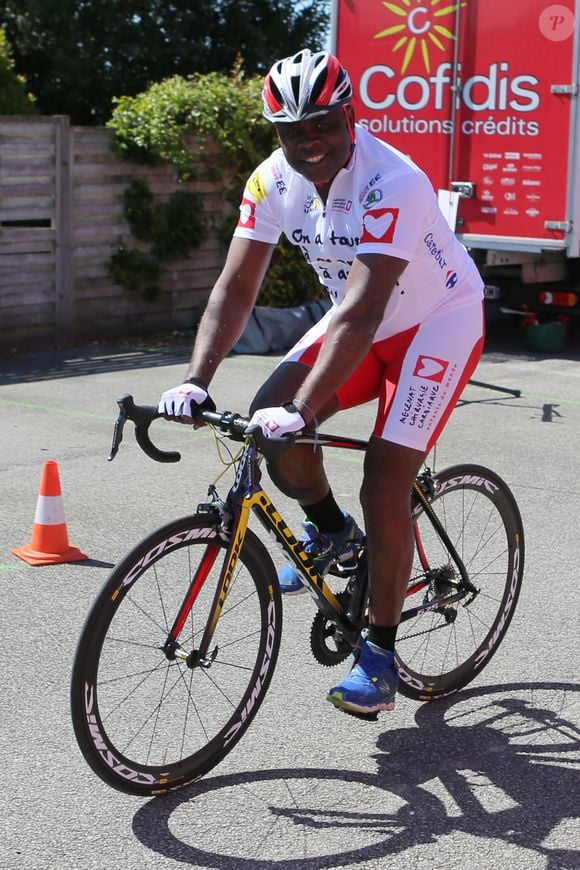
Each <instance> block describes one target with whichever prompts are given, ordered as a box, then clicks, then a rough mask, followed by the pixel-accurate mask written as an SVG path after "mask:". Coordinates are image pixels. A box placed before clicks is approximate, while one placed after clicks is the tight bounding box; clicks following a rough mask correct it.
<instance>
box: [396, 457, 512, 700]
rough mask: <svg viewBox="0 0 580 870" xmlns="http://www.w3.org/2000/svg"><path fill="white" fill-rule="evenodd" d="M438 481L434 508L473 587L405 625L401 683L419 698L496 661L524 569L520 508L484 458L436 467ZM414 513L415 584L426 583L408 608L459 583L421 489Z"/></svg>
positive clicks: (400, 643)
mask: <svg viewBox="0 0 580 870" xmlns="http://www.w3.org/2000/svg"><path fill="white" fill-rule="evenodd" d="M433 483H434V489H433V493H432V498H430V501H431V504H432V506H433V510H434V512H435V514H436V515H437V517H438V518H439V520H440V522H441V524H442V525H443V527H444V528H445V530H446V532H447V534H448V536H449V539H450V541H451V543H452V545H453V546H454V548H455V550H456V551H457V553H458V555H459V557H460V559H461V560H462V562H463V564H464V566H465V568H466V570H467V574H468V577H469V580H470V581H471V583H472V584H473V586H474V587H475V592H474V593H468V594H467V595H466V596H465V597H464V598H463V600H461V601H458V602H455V603H453V604H450V605H446V606H443V607H436V606H434V608H433V609H431V610H427V611H423V612H422V613H421V614H420V615H419V616H417V617H414V618H412V619H409V620H408V621H405V622H402V623H401V625H400V626H399V632H398V635H397V659H398V664H399V674H400V677H401V680H400V691H401V692H402V693H403V694H404V695H407V696H408V697H411V698H414V699H415V700H421V701H426V700H432V699H434V698H437V697H440V696H442V695H447V694H449V693H451V692H455V691H457V689H460V688H462V687H463V686H465V685H466V684H467V683H469V682H470V681H471V680H472V679H473V678H474V677H475V676H476V675H477V674H478V673H479V672H480V671H481V670H482V669H483V668H484V667H485V665H486V664H487V663H488V662H489V661H490V659H491V657H492V656H493V655H494V653H495V652H496V650H497V648H498V646H499V644H500V643H501V641H502V639H503V637H504V635H505V633H506V631H507V628H508V626H509V623H510V621H511V618H512V616H513V614H514V610H515V607H516V603H517V600H518V596H519V593H520V588H521V584H522V578H523V571H524V531H523V526H522V520H521V517H520V512H519V509H518V506H517V504H516V502H515V499H514V497H513V495H512V493H511V492H510V490H509V488H508V486H507V484H506V483H504V481H503V480H502V479H501V478H500V477H498V475H497V474H495V473H494V472H492V471H490V470H489V469H487V468H483V467H481V466H478V465H457V466H453V467H451V468H447V469H445V470H444V471H441V472H439V473H438V474H436V475H434V476H433ZM413 519H414V522H415V540H416V551H415V563H414V566H413V571H412V575H411V583H410V588H416V587H419V586H420V584H421V581H422V580H423V581H427V585H426V586H423V587H422V588H421V589H420V590H419V591H417V592H416V593H415V594H413V595H410V596H409V597H408V598H407V600H406V606H405V609H408V608H411V607H414V606H417V605H419V604H422V603H424V602H425V601H426V600H427V601H429V600H433V599H436V597H437V596H441V595H445V594H449V593H453V592H454V591H455V590H456V589H457V588H458V586H459V585H460V574H459V571H458V570H457V567H456V566H455V564H454V562H453V559H452V557H451V555H450V553H449V551H448V549H447V547H446V546H445V545H444V543H443V541H442V540H441V538H440V536H439V535H438V534H437V532H436V531H435V529H434V528H433V525H432V524H431V522H430V520H429V518H428V517H427V516H426V512H425V510H424V508H423V506H422V505H421V504H420V502H419V500H418V499H417V498H416V496H414V500H413ZM404 612H405V611H404ZM404 612H403V615H404Z"/></svg>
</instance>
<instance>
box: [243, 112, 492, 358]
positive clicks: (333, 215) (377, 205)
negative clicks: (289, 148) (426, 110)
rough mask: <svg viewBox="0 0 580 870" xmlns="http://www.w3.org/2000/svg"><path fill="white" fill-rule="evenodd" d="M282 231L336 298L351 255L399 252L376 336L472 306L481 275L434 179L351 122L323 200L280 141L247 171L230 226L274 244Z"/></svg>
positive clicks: (341, 293)
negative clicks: (346, 152) (352, 131)
mask: <svg viewBox="0 0 580 870" xmlns="http://www.w3.org/2000/svg"><path fill="white" fill-rule="evenodd" d="M281 233H284V234H285V235H286V236H287V238H288V239H289V241H290V242H291V243H292V244H294V245H298V246H299V247H300V248H301V250H302V253H303V254H304V256H305V258H306V260H307V261H308V262H309V263H310V264H311V265H312V267H313V268H314V269H315V270H316V272H317V274H318V277H319V280H320V282H321V284H323V285H324V287H326V289H327V290H328V293H329V295H330V298H331V300H332V302H333V303H334V304H335V305H339V304H340V302H341V300H342V298H343V296H344V285H345V283H346V279H347V278H348V274H349V270H350V267H351V265H352V261H353V259H354V257H355V256H356V254H362V253H379V254H386V255H389V256H392V257H397V258H399V259H401V260H406V261H407V262H408V266H407V267H406V268H405V271H404V272H403V274H402V276H401V278H400V279H399V282H398V285H397V287H396V288H395V290H394V291H393V293H392V294H391V297H390V299H389V301H388V303H387V306H386V309H385V315H384V318H383V321H382V323H381V325H380V327H379V329H378V331H377V334H376V336H375V341H377V340H381V339H384V338H387V337H389V336H391V335H396V334H398V333H400V332H402V331H404V330H406V329H408V328H410V327H412V326H414V325H416V324H418V323H421V322H423V321H424V320H426V319H428V318H430V317H432V316H433V315H435V314H437V313H439V312H440V311H442V310H445V309H448V308H449V307H451V308H456V307H458V306H459V307H460V306H462V305H470V304H473V302H475V301H479V300H481V298H482V294H483V282H482V280H481V277H480V275H479V273H478V271H477V269H476V267H475V265H474V263H473V261H472V259H471V257H470V256H469V254H468V253H467V251H466V250H465V248H464V247H463V245H461V244H460V242H458V241H457V239H456V237H455V235H454V233H453V232H452V231H451V229H450V227H449V226H448V224H447V221H446V220H445V218H444V216H443V214H442V213H441V211H440V209H439V206H438V203H437V198H436V196H435V193H434V191H433V187H432V185H431V183H430V181H429V179H428V178H427V176H426V175H425V173H424V172H423V171H422V170H421V169H419V168H418V167H417V166H416V165H415V164H414V163H413V162H412V160H410V158H408V157H407V156H405V155H404V154H402V153H401V152H400V151H397V150H396V149H395V148H393V147H391V146H390V145H388V144H386V143H385V142H382V141H380V140H379V139H376V138H375V137H374V136H372V135H371V134H370V133H368V132H367V131H366V130H365V129H364V128H362V127H360V126H359V125H356V146H355V148H354V151H353V154H352V156H351V158H350V160H349V162H348V164H347V165H346V167H345V168H343V169H341V170H340V172H339V173H338V174H337V175H336V177H335V178H334V180H333V182H332V185H331V188H330V191H329V194H328V199H327V202H326V204H325V203H323V202H322V201H321V199H320V197H319V196H318V194H317V192H316V189H315V187H314V185H313V184H311V182H309V181H307V180H306V179H305V178H303V177H302V176H301V175H300V174H299V173H297V172H296V171H295V170H293V169H292V168H291V166H290V165H289V164H288V162H287V160H286V159H285V157H284V154H283V152H282V149H281V148H279V149H277V150H276V151H274V152H273V154H272V155H271V156H270V157H268V159H267V160H264V162H263V163H261V164H260V166H259V167H258V168H257V169H256V170H255V172H254V173H253V174H252V176H251V177H250V179H249V181H248V183H247V185H246V188H245V190H244V194H243V198H242V202H241V205H240V218H239V221H238V225H237V228H236V230H235V233H234V234H235V235H236V236H239V237H241V238H246V239H255V240H256V241H260V242H267V243H270V244H276V243H277V242H278V240H279V238H280V234H281Z"/></svg>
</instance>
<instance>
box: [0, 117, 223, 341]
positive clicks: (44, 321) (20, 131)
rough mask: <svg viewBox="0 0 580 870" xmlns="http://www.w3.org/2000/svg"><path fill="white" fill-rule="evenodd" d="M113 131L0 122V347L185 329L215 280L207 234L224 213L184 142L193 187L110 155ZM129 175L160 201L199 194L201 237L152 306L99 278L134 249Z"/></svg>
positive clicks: (216, 250)
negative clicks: (126, 248)
mask: <svg viewBox="0 0 580 870" xmlns="http://www.w3.org/2000/svg"><path fill="white" fill-rule="evenodd" d="M112 143H113V134H112V131H109V130H106V129H104V128H90V127H70V125H69V121H68V118H66V117H60V116H55V117H50V118H44V117H41V118H35V117H33V118H21V117H3V118H1V119H0V348H2V347H18V346H23V345H27V344H29V343H32V342H36V343H38V342H43V343H45V344H54V343H57V344H62V343H67V342H71V341H80V340H86V339H92V338H103V337H107V336H118V335H123V334H131V333H136V332H145V331H147V330H149V329H152V330H153V329H155V330H159V329H174V328H184V327H188V326H193V325H194V324H195V323H196V321H197V319H198V317H199V314H200V312H201V310H202V309H203V307H204V305H205V302H206V300H207V296H208V294H209V291H210V289H211V287H212V286H213V283H214V281H215V278H216V277H217V275H218V273H219V269H220V267H221V262H222V258H223V252H222V250H221V248H220V245H219V243H218V240H217V237H216V233H215V230H214V229H211V228H212V227H215V226H218V225H219V223H220V221H221V219H222V217H223V215H224V204H223V202H222V200H221V197H220V185H219V183H217V182H215V181H210V180H208V172H207V168H206V165H205V162H204V161H205V160H206V159H207V158H206V157H205V156H204V157H203V158H202V157H201V156H200V155H199V153H198V152H197V150H196V144H195V142H192V154H193V156H194V160H197V164H196V168H197V169H198V172H197V180H196V181H194V182H191V183H188V184H185V185H178V184H177V181H176V179H175V177H174V174H173V171H172V169H171V167H169V166H161V167H145V166H136V165H134V164H129V163H126V162H124V161H122V160H120V159H119V158H118V157H117V156H116V155H115V154H114V152H113V150H112ZM136 178H142V179H144V180H145V181H146V182H147V184H148V185H149V187H150V189H151V190H152V192H153V193H154V194H155V195H157V196H159V197H161V198H162V199H168V198H169V196H170V195H171V194H172V193H173V192H174V191H175V190H177V189H178V188H179V189H186V190H194V191H198V192H199V193H201V194H202V195H203V199H204V212H205V214H206V216H207V218H208V227H209V228H210V238H209V239H208V240H207V241H206V242H205V243H204V244H203V245H202V246H201V247H200V248H199V249H197V250H195V251H193V252H192V254H191V256H190V257H189V258H187V259H185V260H181V261H178V262H175V263H170V264H168V266H167V268H166V271H165V273H164V277H163V280H162V288H161V289H162V292H161V298H160V299H159V300H158V301H157V302H154V303H151V302H146V301H145V300H143V299H141V298H140V297H139V296H136V295H134V294H131V293H129V292H128V291H126V290H125V289H124V288H122V287H119V286H117V285H115V284H114V283H113V282H112V280H111V278H110V276H109V270H108V262H109V260H110V257H111V255H112V254H113V253H114V251H115V250H116V249H117V247H118V245H119V243H121V242H122V243H124V244H126V245H130V246H135V245H136V243H135V240H134V239H132V237H131V233H130V230H129V227H128V225H127V223H126V221H125V218H124V216H123V211H122V195H123V192H124V190H125V189H126V188H127V186H128V184H129V183H130V182H131V181H133V180H134V179H136Z"/></svg>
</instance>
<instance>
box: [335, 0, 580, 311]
mask: <svg viewBox="0 0 580 870" xmlns="http://www.w3.org/2000/svg"><path fill="white" fill-rule="evenodd" d="M332 50H333V51H334V53H336V54H337V55H338V57H339V58H340V60H341V61H342V63H343V64H344V66H345V67H346V68H347V69H348V70H349V72H350V74H351V78H352V81H353V86H354V91H355V103H354V105H355V110H356V114H357V120H358V122H359V123H360V124H362V125H363V126H364V127H366V128H367V129H368V130H370V131H371V132H372V133H374V134H375V135H376V136H378V137H380V138H383V139H385V140H386V141H388V142H389V143H390V144H392V145H394V146H395V147H396V148H398V149H399V150H400V151H403V152H405V153H406V154H409V155H410V156H411V157H412V159H413V160H414V161H415V162H416V163H418V164H419V166H421V167H422V168H423V169H424V170H425V171H426V172H427V174H428V175H429V177H430V178H431V181H432V182H433V186H434V187H435V189H436V190H437V191H438V193H439V198H440V202H441V204H442V206H443V207H444V209H446V211H447V213H448V219H449V221H450V223H451V224H452V226H453V227H454V229H455V231H456V233H457V235H458V237H459V238H460V239H461V241H462V242H463V244H464V245H466V247H467V248H469V250H470V252H471V254H472V256H473V257H474V259H475V260H476V262H477V263H478V265H479V267H480V269H481V271H482V274H483V275H484V278H485V281H486V295H487V298H488V301H489V305H490V306H491V305H493V306H494V307H495V306H501V308H502V310H505V309H509V310H522V309H524V308H526V307H527V309H528V310H530V311H533V312H542V311H550V312H552V313H556V312H560V313H562V312H567V313H569V314H574V313H576V314H580V112H579V109H578V96H579V93H580V68H579V67H580V0H561V2H559V3H551V2H550V0H463V2H457V0H390V2H387V0H334V3H333V10H332Z"/></svg>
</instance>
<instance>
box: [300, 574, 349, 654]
mask: <svg viewBox="0 0 580 870" xmlns="http://www.w3.org/2000/svg"><path fill="white" fill-rule="evenodd" d="M350 597H351V593H350V592H347V591H344V592H337V593H336V598H338V600H339V601H340V603H341V604H342V606H343V607H344V608H345V609H346V607H347V606H348V603H349V601H350ZM310 648H311V650H312V655H313V656H314V658H315V659H316V661H317V662H319V663H320V664H321V665H324V666H325V667H327V668H331V667H334V665H339V664H341V663H342V662H344V661H346V660H347V658H348V657H349V655H350V654H351V653H352V647H351V645H350V644H349V643H348V641H346V640H344V639H343V638H340V637H336V626H335V625H333V623H332V622H330V621H329V620H328V619H325V617H324V616H323V615H322V613H320V611H319V612H318V613H317V614H316V616H315V617H314V620H313V622H312V628H311V629H310Z"/></svg>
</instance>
